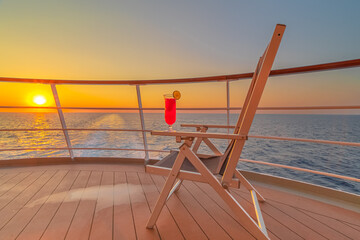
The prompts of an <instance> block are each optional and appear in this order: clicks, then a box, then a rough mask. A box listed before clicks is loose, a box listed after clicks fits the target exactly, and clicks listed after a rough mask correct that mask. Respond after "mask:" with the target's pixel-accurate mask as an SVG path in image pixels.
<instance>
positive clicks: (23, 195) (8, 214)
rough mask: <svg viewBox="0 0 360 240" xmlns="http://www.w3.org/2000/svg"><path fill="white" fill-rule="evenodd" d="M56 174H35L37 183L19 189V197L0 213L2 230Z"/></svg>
mask: <svg viewBox="0 0 360 240" xmlns="http://www.w3.org/2000/svg"><path fill="white" fill-rule="evenodd" d="M54 174H55V171H46V172H45V173H42V172H40V173H39V174H35V175H34V178H35V181H33V182H30V183H26V184H24V185H22V186H24V187H25V186H26V187H25V188H22V189H21V190H20V189H17V190H20V191H19V192H18V193H19V194H17V196H16V197H15V198H14V199H13V200H12V201H11V202H9V204H7V205H6V206H5V207H4V208H3V209H2V210H1V211H0V229H1V228H3V227H4V226H5V225H6V223H7V222H8V221H9V220H10V219H11V218H12V217H13V216H14V215H15V214H16V213H17V212H18V211H20V210H21V209H22V208H23V207H24V206H25V205H26V204H27V202H28V201H29V200H30V199H31V198H32V197H33V196H34V195H35V194H36V193H37V192H38V191H39V190H40V189H41V188H42V186H43V185H44V184H46V183H47V182H48V181H49V179H51V177H52V176H53V175H54Z"/></svg>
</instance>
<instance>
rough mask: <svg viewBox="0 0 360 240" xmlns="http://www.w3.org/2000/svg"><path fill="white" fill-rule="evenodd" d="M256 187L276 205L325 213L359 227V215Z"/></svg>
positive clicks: (281, 192) (322, 203) (307, 199)
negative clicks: (276, 203)
mask: <svg viewBox="0 0 360 240" xmlns="http://www.w3.org/2000/svg"><path fill="white" fill-rule="evenodd" d="M256 187H257V188H258V190H259V191H260V192H261V193H262V194H263V195H264V197H265V198H270V199H272V200H273V201H276V202H278V203H282V204H286V205H289V206H293V207H297V208H300V209H303V210H307V211H311V212H313V213H317V214H324V213H325V212H326V215H328V216H331V217H333V218H335V219H338V220H340V221H345V222H349V223H354V224H356V225H358V226H360V213H357V212H354V211H350V210H348V209H344V208H341V207H338V206H334V205H331V204H327V203H324V202H320V201H317V200H313V199H310V198H306V197H303V196H299V195H295V194H291V193H288V192H284V191H280V190H275V189H270V188H266V187H263V186H259V185H257V186H256Z"/></svg>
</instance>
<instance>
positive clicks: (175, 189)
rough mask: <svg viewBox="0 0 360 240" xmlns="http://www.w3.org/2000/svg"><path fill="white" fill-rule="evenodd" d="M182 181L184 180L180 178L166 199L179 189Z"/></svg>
mask: <svg viewBox="0 0 360 240" xmlns="http://www.w3.org/2000/svg"><path fill="white" fill-rule="evenodd" d="M182 181H183V180H181V179H179V180H178V181H177V182H176V183H175V184H174V186H173V187H172V189H171V191H170V193H169V195H168V197H167V198H166V200H168V199H169V198H170V197H171V195H172V194H173V193H174V192H177V191H178V190H179V189H180V186H181V184H182Z"/></svg>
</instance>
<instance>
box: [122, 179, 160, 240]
mask: <svg viewBox="0 0 360 240" xmlns="http://www.w3.org/2000/svg"><path fill="white" fill-rule="evenodd" d="M126 179H127V182H128V185H129V192H130V201H131V208H132V212H133V215H134V224H135V229H136V235H137V239H140V240H142V239H160V235H159V232H158V230H157V227H154V228H153V229H147V228H146V223H147V221H148V219H149V217H150V208H149V205H148V202H147V201H146V197H145V194H144V192H143V190H142V187H141V185H140V180H139V177H138V175H137V173H136V172H126Z"/></svg>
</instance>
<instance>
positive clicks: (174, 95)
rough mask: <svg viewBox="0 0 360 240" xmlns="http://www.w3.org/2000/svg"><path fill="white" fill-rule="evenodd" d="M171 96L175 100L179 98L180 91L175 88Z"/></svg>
mask: <svg viewBox="0 0 360 240" xmlns="http://www.w3.org/2000/svg"><path fill="white" fill-rule="evenodd" d="M173 97H174V98H175V99H176V100H179V99H180V98H181V93H180V92H179V91H177V90H175V91H174V92H173Z"/></svg>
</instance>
